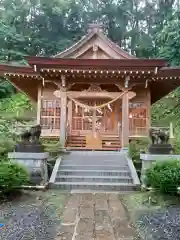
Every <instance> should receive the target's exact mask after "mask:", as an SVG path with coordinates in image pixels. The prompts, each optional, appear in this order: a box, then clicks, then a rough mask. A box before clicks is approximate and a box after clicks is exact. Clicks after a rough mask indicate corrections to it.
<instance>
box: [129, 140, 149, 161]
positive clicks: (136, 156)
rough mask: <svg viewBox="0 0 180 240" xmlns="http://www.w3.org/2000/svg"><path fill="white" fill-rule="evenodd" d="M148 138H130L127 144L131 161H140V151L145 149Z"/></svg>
mask: <svg viewBox="0 0 180 240" xmlns="http://www.w3.org/2000/svg"><path fill="white" fill-rule="evenodd" d="M148 143H149V140H148V139H146V138H145V139H137V140H132V141H131V142H130V144H129V156H130V157H131V158H132V160H133V162H137V161H140V153H141V151H145V152H146V150H147V146H148Z"/></svg>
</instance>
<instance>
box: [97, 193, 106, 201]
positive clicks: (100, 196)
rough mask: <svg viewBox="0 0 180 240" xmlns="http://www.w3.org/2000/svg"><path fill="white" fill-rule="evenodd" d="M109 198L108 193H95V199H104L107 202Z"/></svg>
mask: <svg viewBox="0 0 180 240" xmlns="http://www.w3.org/2000/svg"><path fill="white" fill-rule="evenodd" d="M108 197H109V196H108V194H107V193H95V199H104V200H106V201H107V200H108Z"/></svg>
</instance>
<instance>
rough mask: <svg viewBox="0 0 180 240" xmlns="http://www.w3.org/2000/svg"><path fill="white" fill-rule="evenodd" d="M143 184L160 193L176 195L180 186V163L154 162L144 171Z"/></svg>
mask: <svg viewBox="0 0 180 240" xmlns="http://www.w3.org/2000/svg"><path fill="white" fill-rule="evenodd" d="M145 184H146V185H147V186H150V187H152V188H155V189H156V190H158V191H160V192H161V193H168V194H176V193H177V188H178V187H179V186H180V162H179V161H177V160H170V161H164V162H160V163H159V162H156V163H155V164H153V165H152V166H151V167H150V168H149V169H147V170H146V172H145Z"/></svg>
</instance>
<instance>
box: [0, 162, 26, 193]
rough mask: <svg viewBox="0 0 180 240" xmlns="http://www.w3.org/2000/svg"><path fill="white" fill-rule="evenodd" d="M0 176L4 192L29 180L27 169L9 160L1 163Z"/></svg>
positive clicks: (0, 187) (0, 184)
mask: <svg viewBox="0 0 180 240" xmlns="http://www.w3.org/2000/svg"><path fill="white" fill-rule="evenodd" d="M0 176H1V177H0V190H1V191H2V192H11V191H13V190H15V189H16V188H17V187H21V186H22V185H25V184H27V182H28V181H29V176H28V173H27V171H26V169H24V168H23V167H22V166H20V165H18V164H15V163H11V162H7V161H3V162H1V164H0Z"/></svg>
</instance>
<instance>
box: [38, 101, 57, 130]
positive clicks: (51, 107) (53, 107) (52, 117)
mask: <svg viewBox="0 0 180 240" xmlns="http://www.w3.org/2000/svg"><path fill="white" fill-rule="evenodd" d="M60 115H61V101H60V100H44V99H43V100H42V102H41V126H42V128H43V129H50V130H53V129H58V130H59V129H60Z"/></svg>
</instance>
